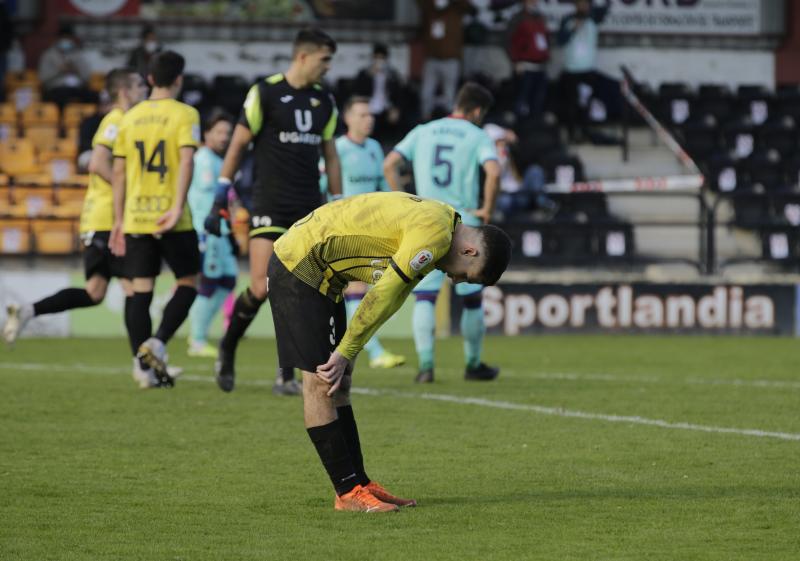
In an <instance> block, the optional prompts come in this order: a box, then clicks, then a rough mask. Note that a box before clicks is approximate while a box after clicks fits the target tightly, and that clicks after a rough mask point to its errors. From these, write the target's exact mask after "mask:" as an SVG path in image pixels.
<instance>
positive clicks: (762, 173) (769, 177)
mask: <svg viewBox="0 0 800 561" xmlns="http://www.w3.org/2000/svg"><path fill="white" fill-rule="evenodd" d="M742 169H743V171H744V173H746V174H747V177H748V181H749V183H750V184H751V185H752V188H753V189H755V190H758V191H761V190H764V191H780V190H783V189H785V188H786V186H787V183H788V181H787V178H786V176H785V174H784V168H783V165H782V162H781V155H780V154H779V153H778V152H777V151H776V150H759V151H756V152H754V153H753V154H752V155H751V156H750V157H749V158H747V159H745V160H743V161H742Z"/></svg>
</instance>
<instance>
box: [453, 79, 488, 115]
mask: <svg viewBox="0 0 800 561" xmlns="http://www.w3.org/2000/svg"><path fill="white" fill-rule="evenodd" d="M493 103H494V96H493V95H492V92H490V91H489V90H487V89H486V88H484V87H483V86H481V85H480V84H477V83H475V82H467V83H466V84H464V85H463V86H461V89H460V90H458V95H457V96H456V108H457V109H460V110H461V111H463V112H464V113H469V112H471V111H473V110H474V109H477V108H480V109H481V110H483V111H486V110H488V109H489V107H491V106H492V104H493Z"/></svg>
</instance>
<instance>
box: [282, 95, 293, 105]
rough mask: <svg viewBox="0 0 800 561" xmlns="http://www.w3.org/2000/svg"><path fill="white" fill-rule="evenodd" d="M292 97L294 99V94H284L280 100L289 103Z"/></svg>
mask: <svg viewBox="0 0 800 561" xmlns="http://www.w3.org/2000/svg"><path fill="white" fill-rule="evenodd" d="M293 99H294V96H293V95H285V96H283V97H282V98H281V101H282V102H283V103H289V102H290V101H292V100H293Z"/></svg>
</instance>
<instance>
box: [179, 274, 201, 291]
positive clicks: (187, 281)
mask: <svg viewBox="0 0 800 561" xmlns="http://www.w3.org/2000/svg"><path fill="white" fill-rule="evenodd" d="M175 284H176V285H177V286H188V287H189V288H197V275H189V276H186V277H180V278H179V279H175Z"/></svg>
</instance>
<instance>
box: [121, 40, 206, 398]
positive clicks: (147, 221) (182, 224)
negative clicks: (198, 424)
mask: <svg viewBox="0 0 800 561" xmlns="http://www.w3.org/2000/svg"><path fill="white" fill-rule="evenodd" d="M184 64H185V61H184V58H183V57H182V56H181V55H179V54H178V53H175V52H173V51H165V52H162V53H159V54H158V55H156V56H155V58H154V59H153V60H152V61H151V64H150V69H149V73H148V76H147V79H148V81H149V82H150V85H152V86H153V90H152V92H151V93H150V97H149V98H148V99H147V100H146V101H143V102H141V103H140V104H139V105H137V106H136V107H134V108H133V109H131V110H130V111H128V112H127V113H126V114H125V116H124V117H123V118H122V121H121V122H120V126H119V134H118V135H117V141H116V143H115V144H114V168H113V176H112V189H113V194H114V226H113V228H112V230H111V250H112V251H113V252H114V253H115V254H117V255H125V269H126V272H127V273H128V276H130V277H131V278H132V279H133V280H132V284H133V296H132V299H133V302H132V306H131V313H130V314H129V316H128V317H127V318H126V321H127V323H128V329H129V333H130V338H131V347H132V350H133V351H134V353H135V356H136V358H138V360H139V361H140V365H141V367H142V368H150V369H152V370H153V371H154V373H155V375H156V377H157V378H158V381H159V383H160V384H161V385H162V386H166V387H171V386H172V385H173V384H174V381H173V379H172V377H171V376H170V375H169V373H168V372H167V364H166V360H167V359H166V343H167V342H168V341H169V340H170V339H171V338H172V336H173V335H174V334H175V332H176V331H177V330H178V328H179V327H180V326H181V324H182V323H183V322H184V320H185V319H186V316H187V315H188V314H189V309H190V308H191V307H192V303H193V302H194V299H195V296H196V295H197V287H196V285H197V273H198V272H199V268H200V252H199V249H198V246H197V234H196V232H195V231H194V228H193V227H192V217H191V213H190V212H189V209H188V207H187V205H186V197H187V194H188V191H189V184H190V182H191V180H192V172H193V170H194V160H193V158H194V152H195V149H196V148H197V147H198V145H199V143H200V115H199V114H198V113H197V110H196V109H194V108H193V107H191V106H189V105H186V104H184V103H181V102H179V101H177V100H176V99H175V98H176V97H177V95H178V92H180V90H181V87H182V86H183V68H184ZM123 234H124V237H123ZM162 259H163V260H164V261H166V262H167V265H169V267H170V269H172V272H173V273H174V274H175V279H176V287H175V291H174V292H173V294H172V297H171V298H170V300H169V302H167V305H166V307H165V308H164V314H163V316H162V319H161V324H160V325H159V327H158V330H157V332H156V333H155V336H153V333H152V330H153V329H152V320H151V318H150V304H151V302H152V301H153V287H154V285H155V277H157V276H158V274H159V273H160V271H161V261H162Z"/></svg>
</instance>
